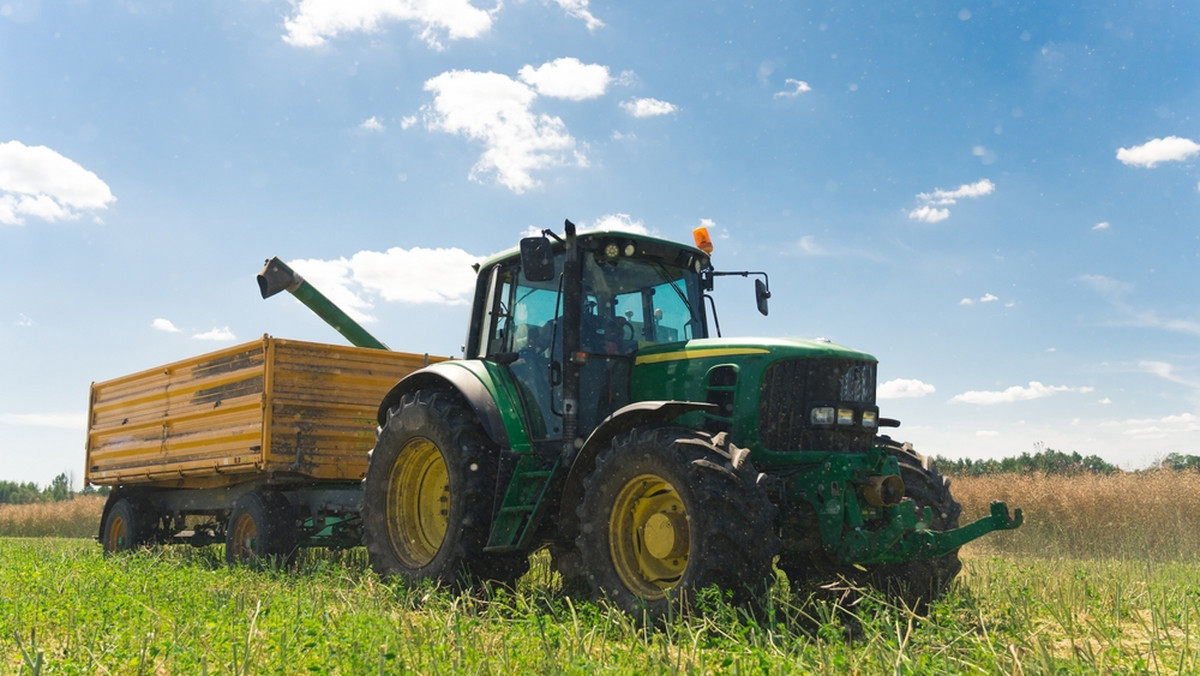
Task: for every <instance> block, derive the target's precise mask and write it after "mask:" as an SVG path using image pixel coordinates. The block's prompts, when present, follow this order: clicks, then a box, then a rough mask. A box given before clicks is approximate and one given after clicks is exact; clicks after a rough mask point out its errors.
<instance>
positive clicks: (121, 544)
mask: <svg viewBox="0 0 1200 676" xmlns="http://www.w3.org/2000/svg"><path fill="white" fill-rule="evenodd" d="M154 522H155V515H154V513H153V510H152V509H151V508H150V505H149V503H148V502H146V501H145V500H143V499H141V498H138V497H135V496H128V497H118V498H116V499H115V500H114V499H112V498H110V499H109V504H108V505H107V508H106V509H105V510H104V519H103V520H102V522H101V524H100V544H101V545H103V547H104V553H105V554H112V553H115V552H123V551H129V550H131V549H138V548H140V547H145V546H147V545H150V544H153V543H154Z"/></svg>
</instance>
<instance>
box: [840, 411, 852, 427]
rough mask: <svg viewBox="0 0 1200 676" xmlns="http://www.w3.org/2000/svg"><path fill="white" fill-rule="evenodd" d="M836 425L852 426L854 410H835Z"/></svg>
mask: <svg viewBox="0 0 1200 676" xmlns="http://www.w3.org/2000/svg"><path fill="white" fill-rule="evenodd" d="M837 424H839V425H853V424H854V409H852V408H839V409H838V410H837Z"/></svg>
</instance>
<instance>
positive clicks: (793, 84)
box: [775, 77, 812, 99]
mask: <svg viewBox="0 0 1200 676" xmlns="http://www.w3.org/2000/svg"><path fill="white" fill-rule="evenodd" d="M784 87H785V89H784V90H783V91H780V92H775V98H777V99H794V98H796V97H797V96H800V95H801V94H803V93H804V92H810V91H812V87H810V86H809V85H808V83H807V82H805V81H804V80H796V79H793V78H790V77H789V78H788V79H787V80H785V81H784Z"/></svg>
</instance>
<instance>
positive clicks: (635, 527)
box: [576, 427, 779, 619]
mask: <svg viewBox="0 0 1200 676" xmlns="http://www.w3.org/2000/svg"><path fill="white" fill-rule="evenodd" d="M747 456H748V452H747V451H745V450H744V449H740V448H737V447H735V446H732V445H730V444H728V443H727V441H726V438H725V435H724V434H719V435H716V436H712V435H709V434H706V433H703V432H697V431H694V430H688V429H684V428H678V427H652V428H637V429H634V430H632V431H631V432H630V433H629V434H627V435H624V436H621V437H618V438H617V439H615V440H614V441H613V444H612V446H611V447H610V448H609V449H608V450H606V451H604V452H603V453H601V454H600V456H599V457H597V459H596V467H595V470H594V471H593V472H592V473H591V475H590V476H589V477H587V479H585V482H584V497H583V500H582V501H581V503H580V505H579V507H578V510H577V513H578V515H579V524H580V531H579V535H578V537H577V539H576V548H577V550H578V552H579V555H580V560H581V561H582V565H583V573H584V577H585V579H586V582H587V584H588V587H589V588H590V592H591V594H592V595H593V596H595V597H599V598H606V599H608V601H609V602H611V603H614V604H615V605H617V606H618V607H620V608H621V609H622V610H624V611H625V612H627V613H630V614H632V615H639V614H641V613H642V612H645V613H646V615H647V616H648V617H649V618H650V619H657V618H661V617H663V616H665V615H666V614H667V613H668V612H669V611H670V610H671V609H672V608H679V609H683V610H687V609H691V608H693V607H694V602H695V600H696V596H697V593H698V592H700V590H702V589H705V588H709V587H716V588H717V589H718V590H720V592H721V593H722V594H723V595H727V596H726V598H728V599H729V600H731V601H732V602H733V603H734V604H739V605H744V604H747V603H752V602H754V601H757V600H758V599H759V598H760V597H762V595H763V594H765V593H766V591H767V589H768V588H769V587H770V585H771V582H772V581H773V579H774V573H773V570H772V568H771V560H772V558H773V557H774V555H775V551H776V550H777V549H778V544H779V540H778V537H777V536H776V535H775V533H774V531H773V529H772V525H773V522H774V519H775V513H776V508H775V506H774V505H773V504H772V503H771V502H770V500H768V499H767V496H766V495H765V493H764V492H763V491H762V490H760V489H759V487H758V485H757V479H758V472H757V471H756V470H755V469H754V466H753V465H752V464H751V463H750V462H749V460H748V457H747Z"/></svg>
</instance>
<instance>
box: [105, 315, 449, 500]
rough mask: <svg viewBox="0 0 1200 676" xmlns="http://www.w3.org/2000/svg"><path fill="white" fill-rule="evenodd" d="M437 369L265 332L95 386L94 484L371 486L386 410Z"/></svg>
mask: <svg viewBox="0 0 1200 676" xmlns="http://www.w3.org/2000/svg"><path fill="white" fill-rule="evenodd" d="M429 361H440V358H432V359H430V360H429ZM425 362H426V358H425V357H424V355H413V354H405V353H398V352H386V351H382V350H370V349H365V348H356V347H342V346H337V345H325V344H321V343H306V342H302V341H290V340H284V339H279V338H271V337H268V336H264V337H263V339H262V340H259V341H255V342H252V343H246V344H243V345H238V346H234V347H231V348H227V349H224V350H220V351H217V352H212V353H209V354H205V355H200V356H198V357H193V358H189V359H185V360H181V361H178V362H175V363H172V364H168V365H166V366H162V367H159V368H155V369H148V370H146V371H141V372H139V373H134V374H130V375H127V376H122V377H120V378H116V379H113V380H109V381H105V382H102V383H93V385H92V389H91V401H90V410H89V420H88V438H87V463H86V468H85V475H86V480H87V481H89V482H91V483H93V484H98V485H109V486H112V485H118V484H146V485H158V486H171V487H179V488H209V487H215V486H222V485H232V484H236V483H241V482H243V481H249V480H253V479H256V478H260V477H265V476H267V474H268V473H272V474H279V473H286V474H288V475H289V476H294V477H298V478H301V479H303V478H313V479H351V480H356V479H359V478H361V477H362V475H363V474H364V473H365V471H366V453H367V451H368V450H370V448H371V447H372V446H373V445H374V440H375V425H376V423H375V412H376V409H377V407H378V405H379V402H380V401H381V400H382V399H383V396H384V394H386V393H387V391H388V389H389V388H391V386H392V385H394V384H395V383H396V381H398V380H399V379H400V378H402V377H404V376H405V375H407V374H408V373H411V372H412V371H413V370H415V369H417V368H420V367H421V366H423V365H424V364H425Z"/></svg>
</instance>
